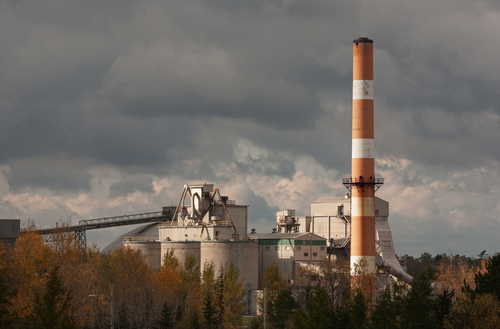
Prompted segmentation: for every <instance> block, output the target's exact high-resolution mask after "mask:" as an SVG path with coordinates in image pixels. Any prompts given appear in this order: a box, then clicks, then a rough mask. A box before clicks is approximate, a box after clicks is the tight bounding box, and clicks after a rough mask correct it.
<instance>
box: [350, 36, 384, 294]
mask: <svg viewBox="0 0 500 329" xmlns="http://www.w3.org/2000/svg"><path fill="white" fill-rule="evenodd" d="M374 137H375V136H374V115H373V41H372V40H370V39H368V38H365V37H360V38H358V39H356V40H354V41H353V85H352V162H351V178H347V179H346V178H344V179H343V183H344V185H345V186H346V187H347V188H348V189H349V190H350V191H351V274H352V276H353V282H352V284H353V286H357V287H359V288H360V289H361V290H362V291H363V293H365V295H371V293H372V292H373V288H374V284H375V269H376V265H375V191H376V189H378V188H379V187H380V185H382V184H383V179H381V178H378V179H376V178H375V158H374V156H375V148H374Z"/></svg>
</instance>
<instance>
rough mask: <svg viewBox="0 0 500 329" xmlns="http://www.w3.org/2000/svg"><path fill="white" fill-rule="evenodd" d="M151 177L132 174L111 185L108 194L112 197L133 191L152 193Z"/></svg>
mask: <svg viewBox="0 0 500 329" xmlns="http://www.w3.org/2000/svg"><path fill="white" fill-rule="evenodd" d="M152 182H153V179H152V177H147V176H132V177H127V178H125V179H123V180H121V181H120V182H118V183H116V184H113V185H111V187H110V191H109V196H110V197H112V198H114V197H117V196H126V195H127V194H129V193H133V192H135V191H140V192H146V193H152V192H153V184H152Z"/></svg>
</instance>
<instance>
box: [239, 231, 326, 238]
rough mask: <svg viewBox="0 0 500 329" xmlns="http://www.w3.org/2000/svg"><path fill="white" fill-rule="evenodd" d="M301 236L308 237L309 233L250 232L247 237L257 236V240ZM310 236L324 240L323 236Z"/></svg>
mask: <svg viewBox="0 0 500 329" xmlns="http://www.w3.org/2000/svg"><path fill="white" fill-rule="evenodd" d="M303 236H307V238H309V233H304V232H302V233H250V234H248V237H249V238H251V237H257V239H259V240H267V239H299V238H301V237H303ZM312 237H314V239H315V240H326V239H325V238H323V237H321V236H319V235H316V234H314V233H312Z"/></svg>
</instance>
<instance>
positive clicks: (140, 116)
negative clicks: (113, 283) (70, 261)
mask: <svg viewBox="0 0 500 329" xmlns="http://www.w3.org/2000/svg"><path fill="white" fill-rule="evenodd" d="M499 31H500V2H499V1H498V0H482V1H481V0H477V1H470V0H440V1H436V0H421V1H409V0H399V1H396V0H382V1H361V0H352V1H332V0H308V1H305V0H304V1H294V0H284V1H279V0H274V1H273V0H246V1H242V0H236V1H235V0H210V1H208V0H207V1H204V0H198V1H191V0H167V1H156V0H141V1H132V0H122V1H119V2H113V1H102V0H99V1H97V0H88V1H75V0H66V1H63V2H61V1H51V0H46V1H22V0H16V1H10V0H0V45H1V48H0V49H1V50H0V116H1V117H0V198H1V205H0V214H1V215H0V217H1V218H19V219H21V220H22V222H23V223H26V221H27V220H28V219H29V218H31V219H34V220H35V223H36V224H37V225H39V226H43V227H52V226H54V225H55V223H56V222H61V221H63V222H69V223H71V224H77V223H78V221H79V220H81V219H90V218H98V217H104V216H115V215H123V214H136V213H142V212H148V211H158V210H161V207H162V206H167V205H171V204H172V203H175V202H176V201H177V200H178V199H179V197H180V193H181V192H182V186H183V185H184V184H188V183H199V182H207V183H214V184H215V187H218V188H219V189H220V190H221V192H222V194H223V195H228V196H229V198H230V199H235V200H236V201H237V203H239V204H247V205H249V206H250V208H249V213H248V214H249V228H256V229H257V231H258V232H264V231H265V232H267V231H270V229H271V227H272V226H273V225H274V222H275V212H276V211H277V210H280V209H296V210H297V214H298V215H309V214H310V203H311V201H312V200H314V199H316V198H318V197H324V196H343V195H344V194H345V193H346V191H347V190H346V189H345V188H344V187H343V186H342V184H341V179H342V177H349V176H350V159H351V102H352V91H351V88H352V82H351V81H352V41H353V39H356V38H358V37H359V36H367V37H369V38H371V39H373V40H374V47H375V51H374V56H375V59H374V61H375V78H374V80H375V82H374V86H375V87H374V89H375V147H376V150H377V153H376V156H377V159H376V174H377V177H383V178H385V181H386V183H385V185H384V186H383V187H382V188H381V189H380V190H379V192H378V194H377V195H378V196H379V197H381V198H383V199H385V200H387V201H388V202H389V203H390V217H389V221H390V224H391V227H392V232H393V237H394V242H395V248H396V253H397V254H399V255H402V254H410V255H414V256H419V255H420V254H421V253H422V252H429V253H431V254H433V255H435V254H437V253H450V252H451V253H454V254H466V255H469V256H476V255H477V254H478V253H479V252H480V251H482V250H483V249H487V252H488V253H494V252H498V251H500V242H499V241H500V239H499V235H500V215H499V213H500V202H499V201H500V192H499V191H500V177H499V176H500V165H499V164H500V145H499V144H500V143H499V142H500V129H499V128H500V127H499V124H500V62H499V58H500V38H499V37H498V33H499ZM127 229H128V228H127ZM122 231H123V229H122ZM122 231H120V230H119V229H107V230H101V231H99V232H89V233H88V240H89V241H90V242H94V243H97V244H98V246H100V247H104V246H105V245H106V244H107V243H108V242H111V241H112V240H113V239H115V238H116V237H117V236H118V235H119V233H120V232H122Z"/></svg>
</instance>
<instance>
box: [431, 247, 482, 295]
mask: <svg viewBox="0 0 500 329" xmlns="http://www.w3.org/2000/svg"><path fill="white" fill-rule="evenodd" d="M478 270H480V269H475V268H474V267H473V266H471V264H469V263H468V262H466V261H465V260H464V259H462V258H460V257H454V256H453V255H451V256H449V257H445V258H442V259H441V262H440V263H439V265H438V267H437V275H436V280H435V282H436V289H437V291H438V292H443V291H444V290H448V291H453V292H454V296H455V298H460V297H461V295H462V286H463V285H464V284H465V285H467V286H469V287H471V288H472V289H475V282H474V276H475V274H476V273H477V271H478Z"/></svg>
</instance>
